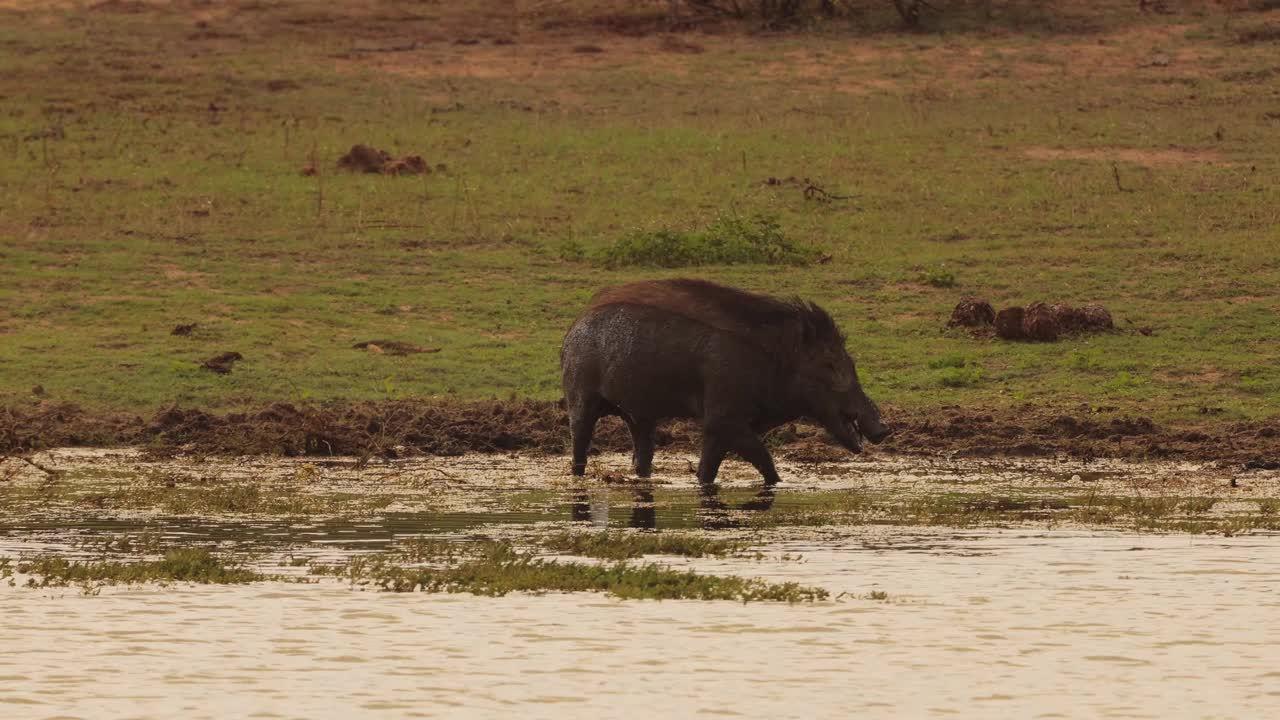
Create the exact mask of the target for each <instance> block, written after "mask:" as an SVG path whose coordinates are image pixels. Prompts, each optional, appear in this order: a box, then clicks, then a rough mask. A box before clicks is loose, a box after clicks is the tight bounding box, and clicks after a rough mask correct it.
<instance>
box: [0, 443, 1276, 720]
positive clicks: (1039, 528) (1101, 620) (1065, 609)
mask: <svg viewBox="0 0 1280 720" xmlns="http://www.w3.org/2000/svg"><path fill="white" fill-rule="evenodd" d="M623 460H624V459H622V458H612V457H606V458H604V459H602V461H601V462H602V463H603V464H604V465H605V468H603V471H607V470H609V469H610V466H611V465H615V464H616V465H617V466H618V467H622V466H623ZM40 461H41V462H42V464H44V465H46V466H49V467H56V468H57V469H58V470H59V471H60V472H61V474H60V476H59V477H58V478H56V479H51V478H49V477H45V476H43V474H42V473H41V472H40V471H37V470H34V469H30V468H18V469H15V468H13V467H8V468H7V470H6V472H7V475H6V476H5V478H6V479H5V480H4V484H3V485H0V499H3V500H5V501H6V502H7V503H8V512H7V514H6V516H5V517H4V518H0V556H9V557H22V556H32V555H38V554H43V553H55V554H59V555H64V556H77V555H80V556H86V557H90V556H93V557H96V556H98V551H97V550H95V549H94V547H95V546H94V545H93V544H92V543H91V542H90V543H86V542H85V541H86V540H92V539H93V538H95V537H110V536H113V535H118V534H120V533H138V532H147V533H153V534H155V535H157V536H160V537H162V538H163V539H164V541H165V543H166V544H168V545H174V544H196V545H203V546H213V547H216V548H218V549H220V550H232V551H244V552H248V553H252V556H253V557H254V558H255V560H254V562H255V563H256V564H258V565H259V566H260V567H264V568H269V569H277V570H281V569H287V565H288V563H287V562H286V560H287V559H288V558H292V557H297V556H304V557H310V558H312V559H341V558H344V557H350V556H352V555H356V554H360V553H363V552H368V551H370V550H377V549H382V548H385V547H387V546H388V545H389V544H392V543H394V542H395V541H396V540H397V539H400V538H404V537H411V536H420V535H433V536H442V537H453V538H471V537H514V538H520V537H524V536H528V535H531V534H536V533H537V532H539V531H542V530H546V529H557V528H562V527H579V528H588V529H589V528H595V527H605V526H607V527H628V526H635V527H642V528H649V527H656V528H658V529H659V530H662V529H668V528H686V527H693V528H713V530H707V531H706V532H715V533H723V534H725V535H726V536H738V537H744V538H748V539H750V541H751V542H752V543H753V545H752V547H753V549H754V550H758V551H759V553H760V555H759V556H758V557H750V558H747V557H732V558H726V559H709V560H686V559H681V558H661V559H660V560H661V561H662V562H665V563H667V564H670V565H672V566H676V567H691V568H693V569H695V570H698V571H702V572H708V573H720V574H738V575H749V576H759V577H764V578H768V579H771V580H779V581H781V580H788V581H796V582H801V583H805V584H810V585H816V586H820V587H823V588H825V589H827V590H829V591H830V592H831V593H832V597H833V599H832V600H830V601H826V602H820V603H815V604H802V605H794V606H788V605H781V604H766V603H753V604H750V605H740V604H735V603H729V602H699V601H665V602H651V601H618V600H613V599H610V598H608V597H604V596H598V595H585V594H579V595H562V594H551V595H541V596H534V595H509V596H506V597H501V598H481V597H474V596H471V595H465V594H463V595H427V594H419V593H415V594H404V595H397V594H391V593H378V592H373V591H363V590H360V589H352V588H351V587H349V586H347V585H345V584H343V583H340V582H337V581H325V582H321V583H319V584H313V585H297V584H289V583H283V582H263V583H255V584H251V585H247V586H214V587H209V586H197V587H193V586H177V587H169V588H156V587H152V586H142V587H134V588H119V587H115V588H112V587H108V588H104V589H102V591H101V594H100V595H97V596H86V595H84V594H82V593H81V592H80V591H79V590H78V589H76V588H74V587H73V588H64V589H52V590H51V589H44V590H31V589H26V588H21V587H8V586H3V585H0V608H3V612H0V637H2V638H4V643H5V650H6V652H4V653H2V654H0V717H23V718H53V717H85V718H100V717H139V718H170V717H176V716H181V717H197V718H198V717H209V718H224V717H298V718H348V717H458V716H462V715H474V716H482V717H484V716H499V715H505V714H507V713H511V712H513V711H515V712H519V713H520V714H522V715H528V716H533V717H632V716H645V717H648V716H651V715H653V714H654V713H656V712H661V713H666V714H669V715H673V716H677V717H679V716H691V715H697V714H705V715H730V716H732V715H740V716H749V717H806V718H811V717H841V716H871V717H895V718H897V717H931V716H960V717H978V718H989V717H1160V718H1175V717H1176V718H1182V717H1188V718H1200V717H1241V718H1252V717H1273V716H1275V715H1276V713H1277V712H1280V650H1276V648H1277V647H1280V623H1278V622H1276V620H1277V618H1280V559H1278V558H1280V536H1277V535H1274V534H1266V533H1255V534H1251V535H1245V536H1237V537H1221V536H1204V535H1185V534H1137V533H1132V532H1123V531H1116V530H1114V529H1106V528H1088V527H1070V528H1068V529H1062V526H1061V525H1055V524H1052V523H1042V522H1040V521H1036V522H1031V523H1024V524H1019V525H1017V526H1006V527H1000V528H994V527H987V528H979V529H963V530H962V529H953V528H947V527H903V526H896V525H892V524H881V525H866V524H863V525H844V526H842V525H839V524H835V525H823V526H819V527H787V526H779V527H768V528H766V529H759V528H746V529H744V528H743V527H741V526H739V525H735V523H724V522H721V521H722V520H724V518H726V517H730V518H735V517H739V516H751V515H752V514H761V513H769V512H777V511H779V510H780V509H781V510H786V509H787V508H789V507H797V506H801V505H803V504H804V503H805V502H806V498H810V499H811V498H812V497H815V493H820V492H821V491H823V490H829V489H832V488H854V489H858V490H865V491H867V492H881V491H883V490H885V489H886V488H888V489H892V490H895V491H896V492H900V493H903V494H915V495H918V496H921V497H925V496H928V495H929V494H931V493H933V494H937V493H943V494H949V495H950V494H957V493H979V492H991V491H992V490H993V489H996V490H999V491H1000V492H1002V493H1005V494H1008V495H1011V496H1018V497H1023V496H1027V497H1053V496H1055V495H1063V494H1066V493H1078V492H1079V491H1078V489H1077V488H1078V487H1079V486H1085V487H1088V486H1101V487H1102V488H1103V490H1102V491H1103V492H1106V493H1109V494H1117V495H1119V494H1126V493H1128V494H1132V495H1136V496H1144V497H1145V496H1150V495H1152V494H1155V493H1161V492H1167V493H1185V494H1194V495H1197V496H1205V495H1208V496H1211V498H1212V499H1213V501H1214V506H1213V508H1210V509H1209V510H1207V511H1206V512H1231V511H1232V508H1234V507H1237V506H1240V505H1245V504H1248V503H1249V502H1253V500H1249V498H1254V499H1256V498H1258V497H1263V496H1265V497H1273V496H1274V495H1275V494H1276V493H1275V485H1276V481H1277V478H1276V475H1275V474H1266V473H1261V474H1259V473H1254V474H1249V475H1241V476H1237V473H1236V472H1235V471H1234V470H1232V469H1230V468H1215V467H1202V466H1191V465H1146V466H1138V465H1125V464H1107V463H1091V464H1088V465H1073V464H1064V463H1051V462H1025V463H1009V464H991V463H968V464H966V463H956V462H941V461H938V462H932V463H924V462H921V461H912V460H904V459H896V460H865V459H864V460H859V461H857V462H854V463H848V464H844V465H822V466H808V465H806V466H799V465H788V466H785V467H784V469H783V474H784V477H786V478H787V479H788V481H789V482H788V484H787V485H786V486H784V487H783V488H781V489H780V491H779V492H778V494H777V496H776V497H774V498H768V499H767V502H766V501H765V499H764V498H762V497H761V494H760V493H759V492H758V488H757V487H755V486H754V484H753V483H754V480H753V478H752V477H751V475H750V474H749V473H748V472H746V471H745V470H743V469H742V468H740V467H739V468H730V472H729V473H727V475H726V483H725V487H724V488H723V490H722V492H721V493H720V494H719V495H718V496H717V497H716V498H714V499H713V500H714V501H713V502H709V501H708V498H707V497H706V496H703V495H701V494H700V493H698V492H697V491H696V489H695V488H694V487H693V485H692V481H691V479H690V478H688V477H687V476H686V474H685V473H683V472H682V470H683V468H682V467H681V463H680V462H679V461H671V460H668V464H667V465H665V466H663V467H662V468H660V469H661V470H662V471H663V472H661V473H660V474H659V475H660V477H659V478H658V479H657V482H656V483H655V485H654V486H653V487H648V486H641V487H635V486H631V485H626V484H622V485H619V484H612V485H611V484H609V483H606V482H605V481H604V480H603V479H600V478H597V479H596V480H593V481H589V482H587V483H585V484H584V483H579V482H575V481H572V480H569V479H566V478H564V477H563V475H562V473H563V469H562V468H561V467H560V465H561V464H562V463H561V462H560V459H551V460H539V459H532V458H494V457H488V458H460V459H454V460H450V461H441V460H433V461H429V462H428V461H423V462H409V463H397V464H392V465H384V466H376V467H370V466H366V467H360V466H357V465H355V464H354V463H351V462H346V461H343V462H335V463H331V464H323V465H317V464H314V463H310V464H308V463H301V462H297V463H295V462H280V461H271V462H267V461H237V462H227V461H223V462H219V463H211V462H209V461H194V460H192V461H176V462H169V463H148V462H145V461H144V460H143V459H142V458H141V457H140V456H138V455H136V454H130V453H124V454H115V455H109V456H108V455H104V454H101V453H75V452H64V453H54V454H51V455H49V456H45V457H42V458H40ZM1232 480H1236V481H1237V482H1236V483H1235V487H1232V484H1231V481H1232ZM220 483H224V484H225V483H233V484H234V483H254V484H255V485H256V486H262V487H270V486H273V485H278V486H279V487H281V488H285V487H287V488H289V489H290V491H291V492H296V493H303V494H313V495H317V496H324V495H326V494H330V495H332V494H334V493H347V492H356V493H362V494H366V495H369V494H375V493H379V494H382V495H384V496H385V498H384V501H383V502H382V503H381V504H380V506H378V507H373V506H367V505H362V504H360V503H358V502H354V501H352V504H351V505H350V506H346V505H343V504H341V503H339V504H336V505H332V506H331V505H322V506H318V507H320V508H321V509H322V510H323V512H319V513H316V514H314V515H310V516H273V515H269V514H263V513H254V512H226V513H214V514H205V515H180V514H179V515H175V514H173V512H172V510H173V506H168V505H157V506H155V507H149V506H146V505H145V504H141V503H137V502H134V503H132V504H129V503H126V502H125V499H127V496H128V492H124V493H121V492H120V488H124V489H125V490H131V489H132V490H137V491H138V492H139V493H142V492H144V491H146V490H148V488H153V487H154V486H157V485H159V486H161V487H170V484H173V485H174V486H177V487H179V488H181V487H187V486H191V487H217V486H218V485H219V484H220ZM341 497H343V498H346V497H347V496H346V495H342V496H341ZM104 498H106V499H104ZM308 507H311V506H308ZM726 508H727V509H726ZM1214 508H1217V509H1214ZM709 517H710V518H712V519H713V520H714V522H710V523H709V522H707V518H709ZM719 528H728V529H719ZM797 555H799V556H801V559H799V560H797V559H795V557H796V556H797ZM759 558H763V559H759ZM880 593H883V594H884V595H883V596H881V595H880Z"/></svg>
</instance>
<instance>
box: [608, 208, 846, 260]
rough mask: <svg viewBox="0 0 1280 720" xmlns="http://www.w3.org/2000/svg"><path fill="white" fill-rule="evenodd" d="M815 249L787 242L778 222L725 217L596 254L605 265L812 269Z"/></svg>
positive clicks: (643, 236)
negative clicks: (787, 267)
mask: <svg viewBox="0 0 1280 720" xmlns="http://www.w3.org/2000/svg"><path fill="white" fill-rule="evenodd" d="M820 254H821V253H820V251H819V250H818V249H817V248H814V247H810V246H806V245H803V244H800V243H797V242H795V241H793V240H790V239H788V238H787V237H786V236H785V235H784V234H783V232H782V228H781V227H780V226H779V225H778V221H777V219H776V218H773V217H770V216H765V215H757V216H755V217H752V218H750V219H744V218H741V217H738V216H732V215H722V216H720V217H718V218H716V220H715V222H713V223H711V225H709V226H707V228H706V229H705V230H701V231H684V230H671V229H662V230H646V231H637V232H633V233H631V234H629V235H626V236H624V237H622V238H621V239H619V240H618V241H617V242H615V243H614V244H613V245H611V246H609V247H607V248H605V249H604V250H603V251H601V252H600V253H598V254H597V255H596V257H595V260H596V261H597V262H598V263H599V264H601V265H604V266H605V267H608V268H618V267H663V268H677V267H692V266H696V265H808V264H810V263H812V262H813V261H814V260H816V259H817V258H818V256H819V255H820Z"/></svg>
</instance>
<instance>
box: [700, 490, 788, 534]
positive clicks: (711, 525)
mask: <svg viewBox="0 0 1280 720" xmlns="http://www.w3.org/2000/svg"><path fill="white" fill-rule="evenodd" d="M700 491H701V493H702V512H701V513H700V516H701V518H702V527H703V529H705V530H725V529H729V528H736V527H741V526H742V525H743V520H742V518H741V517H737V516H735V514H734V513H733V509H732V508H731V507H730V506H729V504H728V503H726V502H725V501H723V500H721V499H720V488H719V487H718V486H716V485H703V486H702V487H701V489H700ZM775 498H776V493H775V491H774V489H773V488H772V487H765V488H762V489H761V490H760V492H757V493H756V494H755V495H754V496H752V498H751V499H750V500H746V501H744V502H743V503H742V504H741V505H739V506H738V508H737V509H738V510H739V511H747V512H765V511H767V510H769V509H771V508H772V507H773V501H774V499H775Z"/></svg>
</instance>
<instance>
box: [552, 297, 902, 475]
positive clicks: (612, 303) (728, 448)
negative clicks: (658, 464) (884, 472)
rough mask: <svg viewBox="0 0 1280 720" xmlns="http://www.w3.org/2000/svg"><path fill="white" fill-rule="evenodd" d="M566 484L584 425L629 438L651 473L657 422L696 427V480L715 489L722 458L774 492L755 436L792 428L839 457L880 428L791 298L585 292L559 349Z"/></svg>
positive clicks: (581, 455) (581, 464) (824, 334)
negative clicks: (619, 427)
mask: <svg viewBox="0 0 1280 720" xmlns="http://www.w3.org/2000/svg"><path fill="white" fill-rule="evenodd" d="M560 366H561V368H562V370H563V386H564V395H565V401H566V404H567V407H568V411H569V422H570V433H571V435H572V439H573V466H572V470H573V473H574V474H575V475H582V474H583V473H584V472H585V471H586V464H587V450H588V449H589V447H590V445H591V435H592V432H593V431H594V429H595V425H596V421H597V420H599V419H600V418H601V417H604V416H607V415H617V416H619V417H621V418H622V419H623V421H624V422H626V424H627V426H628V427H629V428H630V430H631V437H632V440H633V442H634V444H635V453H634V458H633V460H634V469H635V472H636V474H637V475H639V476H640V477H648V476H649V474H650V473H651V472H652V466H653V450H654V429H655V427H656V425H657V423H658V421H660V420H663V419H666V418H696V419H698V420H699V421H700V422H701V425H702V457H701V460H700V462H699V463H698V480H699V481H701V482H702V483H704V484H709V483H712V482H714V481H715V478H716V474H717V473H718V472H719V469H720V463H721V461H722V460H723V459H724V456H725V454H726V453H728V452H733V453H736V454H737V455H739V456H740V457H742V458H743V459H745V460H746V461H748V462H750V463H751V464H752V465H754V466H755V468H756V469H757V470H759V471H760V474H761V475H763V476H764V481H765V483H766V484H768V485H772V484H774V483H776V482H778V480H779V478H778V471H777V469H776V468H775V467H774V464H773V458H772V457H771V456H770V454H769V450H768V449H767V448H766V447H765V446H764V443H763V442H762V441H761V439H760V436H761V435H762V434H764V433H766V432H768V431H769V430H771V429H773V428H775V427H777V426H779V425H781V424H783V423H787V422H791V421H793V420H796V419H798V418H808V419H811V420H814V421H816V422H817V423H819V424H820V425H822V426H823V427H824V428H826V430H827V431H828V432H830V433H831V435H832V436H833V437H834V438H835V439H836V440H837V441H838V442H839V443H840V444H841V445H843V446H844V447H845V448H847V449H848V450H849V451H850V452H855V453H856V452H861V450H862V444H861V442H860V440H859V436H860V435H861V436H862V437H865V438H866V439H868V440H870V441H872V442H880V441H881V440H883V439H884V438H885V437H886V436H888V435H889V433H890V431H889V429H888V428H887V427H886V426H885V425H884V424H883V423H882V422H881V420H880V410H879V408H877V407H876V404H875V403H874V402H872V401H871V399H870V398H868V397H867V395H866V393H864V392H863V391H862V387H861V385H860V384H859V383H858V373H857V370H856V368H855V367H854V362H853V359H852V358H851V357H849V353H848V351H847V350H846V349H845V339H844V336H843V335H842V334H841V333H840V330H839V329H838V328H837V327H836V324H835V322H834V321H833V320H832V319H831V316H830V315H828V314H827V312H826V311H825V310H823V309H822V308H820V307H818V306H817V305H814V304H813V303H810V302H805V301H803V300H800V299H793V300H780V299H777V298H773V297H769V296H767V295H759V294H756V293H751V292H746V291H744V290H738V289H736V288H731V287H726V286H723V285H717V284H715V283H711V282H707V281H705V280H692V279H679V280H653V281H645V282H637V283H631V284H627V285H620V286H617V287H612V288H606V289H604V290H601V291H600V292H598V293H596V295H595V296H594V297H593V298H592V299H591V302H590V304H589V305H588V307H587V309H586V310H585V311H584V312H583V313H582V315H580V316H579V317H578V319H577V320H576V321H574V323H573V325H572V326H571V327H570V328H569V332H568V334H567V335H566V336H565V339H564V345H563V346H562V347H561V350H560Z"/></svg>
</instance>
